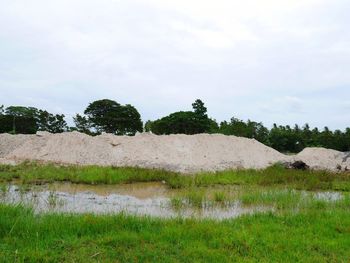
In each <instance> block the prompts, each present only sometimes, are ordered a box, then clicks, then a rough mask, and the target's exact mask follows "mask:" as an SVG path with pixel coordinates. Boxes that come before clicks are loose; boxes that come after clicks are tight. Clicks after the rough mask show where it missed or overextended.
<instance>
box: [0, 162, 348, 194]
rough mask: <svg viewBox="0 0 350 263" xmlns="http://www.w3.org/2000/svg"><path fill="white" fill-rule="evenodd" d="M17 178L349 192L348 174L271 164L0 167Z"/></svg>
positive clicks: (0, 177)
mask: <svg viewBox="0 0 350 263" xmlns="http://www.w3.org/2000/svg"><path fill="white" fill-rule="evenodd" d="M13 179H19V180H20V181H21V182H23V183H44V182H53V181H69V182H73V183H84V184H123V183H135V182H160V181H164V182H166V183H167V185H168V186H169V187H171V188H190V187H209V186H214V185H249V186H252V185H258V186H283V187H290V188H293V189H304V190H337V191H350V173H331V172H327V171H301V170H287V169H285V168H283V167H282V166H279V165H275V166H271V167H269V168H267V169H264V170H228V171H222V172H212V173H210V172H202V173H197V174H192V175H185V176H184V175H181V174H179V173H174V172H168V171H163V170H156V169H143V168H128V167H126V168H120V167H97V166H57V165H53V164H46V165H41V164H37V163H23V164H20V165H17V166H10V165H0V181H2V182H4V181H11V180H13Z"/></svg>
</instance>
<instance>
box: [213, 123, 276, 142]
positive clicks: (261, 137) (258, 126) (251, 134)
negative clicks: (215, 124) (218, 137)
mask: <svg viewBox="0 0 350 263" xmlns="http://www.w3.org/2000/svg"><path fill="white" fill-rule="evenodd" d="M218 132H219V133H222V134H225V135H236V136H241V137H247V138H254V139H256V140H258V141H260V142H262V143H266V142H267V140H268V135H269V130H268V129H267V128H266V127H264V125H263V124H262V123H257V122H253V121H250V120H248V122H247V123H245V122H244V121H242V120H239V119H237V118H231V121H230V122H229V123H228V122H226V121H224V122H222V123H221V124H220V128H219V131H218Z"/></svg>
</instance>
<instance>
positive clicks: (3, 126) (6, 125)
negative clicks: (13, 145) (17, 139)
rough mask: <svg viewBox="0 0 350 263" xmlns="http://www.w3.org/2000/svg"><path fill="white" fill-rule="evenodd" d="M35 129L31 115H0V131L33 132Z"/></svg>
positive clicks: (34, 122)
mask: <svg viewBox="0 0 350 263" xmlns="http://www.w3.org/2000/svg"><path fill="white" fill-rule="evenodd" d="M36 131H37V124H36V121H35V119H34V118H32V117H15V116H11V115H0V133H13V134H15V133H21V134H33V133H36Z"/></svg>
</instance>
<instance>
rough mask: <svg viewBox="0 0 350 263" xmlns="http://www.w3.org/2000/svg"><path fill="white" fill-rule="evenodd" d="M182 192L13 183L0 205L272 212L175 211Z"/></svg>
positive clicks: (219, 215)
mask: <svg viewBox="0 0 350 263" xmlns="http://www.w3.org/2000/svg"><path fill="white" fill-rule="evenodd" d="M178 192H179V191H178V190H172V189H169V188H167V187H166V186H165V185H164V184H161V183H134V184H127V185H117V186H115V185H114V186H113V185H96V186H94V185H84V184H71V183H53V184H48V185H34V186H33V185H16V184H10V185H8V186H6V189H2V191H1V193H2V194H1V195H0V202H2V203H7V204H24V205H29V206H32V207H33V208H34V210H35V211H36V212H72V213H96V214H115V213H121V212H124V213H126V214H133V215H140V216H153V217H160V218H173V217H185V218H187V217H195V218H211V219H218V220H222V219H226V218H234V217H237V216H240V215H242V214H251V213H256V212H264V211H268V210H271V208H266V207H262V206H255V207H243V206H242V205H241V203H240V202H239V201H235V202H230V203H226V204H225V205H221V206H219V205H216V206H215V205H208V204H203V206H202V208H191V207H186V206H185V207H184V208H181V209H176V208H174V207H173V206H172V205H171V201H170V200H171V199H170V198H171V197H172V196H174V195H176V194H177V193H178Z"/></svg>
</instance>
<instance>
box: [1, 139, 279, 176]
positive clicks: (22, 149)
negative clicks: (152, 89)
mask: <svg viewBox="0 0 350 263" xmlns="http://www.w3.org/2000/svg"><path fill="white" fill-rule="evenodd" d="M0 147H1V148H2V149H0V158H3V159H2V162H5V161H7V162H9V161H14V162H21V161H24V160H38V161H44V162H55V163H66V164H81V165H91V164H96V165H115V166H139V167H147V168H162V169H167V170H172V171H179V172H195V171H201V170H204V171H215V170H224V169H230V168H264V167H267V166H269V165H271V164H273V163H276V162H277V161H283V160H285V159H286V157H285V156H284V155H283V154H281V153H279V152H277V151H275V150H273V149H271V148H269V147H267V146H265V145H263V144H261V143H259V142H257V141H255V140H252V139H246V138H239V137H235V136H224V135H209V134H198V135H193V136H188V135H168V136H157V135H152V134H147V133H144V134H139V135H137V136H135V137H128V136H114V135H110V134H103V135H100V136H96V137H91V136H88V135H85V134H81V133H78V132H71V133H62V134H50V133H39V134H37V135H20V136H19V135H15V136H14V135H8V134H1V135H0Z"/></svg>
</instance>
